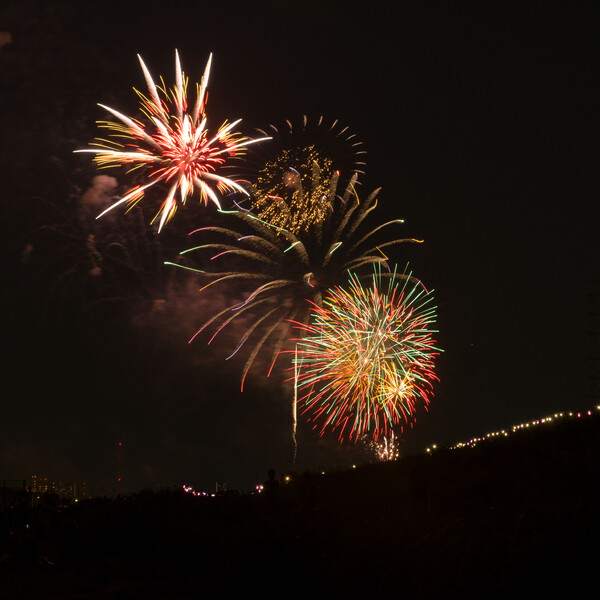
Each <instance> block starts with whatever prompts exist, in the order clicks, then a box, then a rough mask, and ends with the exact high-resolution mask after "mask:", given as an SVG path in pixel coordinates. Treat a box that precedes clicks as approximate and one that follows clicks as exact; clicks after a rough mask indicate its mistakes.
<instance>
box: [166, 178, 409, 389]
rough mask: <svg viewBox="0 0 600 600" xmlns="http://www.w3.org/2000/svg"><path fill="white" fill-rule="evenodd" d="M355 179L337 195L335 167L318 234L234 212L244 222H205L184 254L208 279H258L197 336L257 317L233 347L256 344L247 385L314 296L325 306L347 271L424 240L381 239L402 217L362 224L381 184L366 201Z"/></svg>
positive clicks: (302, 316)
mask: <svg viewBox="0 0 600 600" xmlns="http://www.w3.org/2000/svg"><path fill="white" fill-rule="evenodd" d="M355 181H356V178H353V179H352V180H351V182H350V184H348V186H347V187H346V189H345V191H344V193H343V194H342V195H337V194H336V189H337V187H336V186H337V177H336V176H335V174H334V176H333V177H332V178H331V180H329V187H328V189H327V195H328V198H330V199H331V202H332V206H333V209H332V210H331V211H330V212H329V213H328V214H327V215H326V218H325V220H324V221H323V222H321V223H319V224H317V226H316V227H315V228H314V229H313V230H312V231H311V234H310V235H306V236H304V235H295V234H294V233H292V232H291V231H289V230H287V229H283V228H280V227H276V226H274V225H272V224H270V223H267V222H265V221H263V220H262V219H259V218H258V217H257V216H255V215H253V214H252V213H250V212H244V211H234V212H229V213H228V214H227V215H226V217H227V218H228V220H232V219H237V220H238V221H239V224H240V227H239V228H231V227H203V228H200V229H197V230H196V231H194V232H192V234H190V235H194V236H195V237H198V238H200V240H201V243H200V244H198V245H196V246H194V247H193V248H190V249H188V250H185V251H184V252H182V255H183V256H184V257H185V258H187V260H188V261H192V260H193V259H194V258H195V259H196V260H198V261H199V262H200V265H201V266H200V267H196V266H194V264H193V263H191V262H188V263H187V264H185V263H183V262H182V263H180V264H177V265H175V266H178V267H181V268H189V269H191V270H194V271H196V272H198V273H200V275H201V276H202V277H205V278H208V279H211V280H212V281H211V282H210V283H209V284H208V285H211V284H213V283H219V282H224V281H237V282H246V283H249V284H250V288H249V289H248V290H247V292H246V293H247V295H246V298H245V300H244V301H242V302H237V303H233V304H232V305H231V306H230V307H228V308H226V309H225V310H223V311H221V312H219V313H218V314H216V315H214V316H213V317H211V318H210V319H209V320H208V321H207V322H206V323H204V325H202V327H200V329H199V330H198V332H197V333H196V335H195V336H194V338H195V337H196V336H197V335H199V334H200V333H201V332H202V331H204V330H205V329H207V328H209V327H211V326H216V327H217V329H216V333H215V334H214V335H213V337H212V338H211V339H210V341H212V340H213V339H214V337H215V336H216V335H217V334H218V333H219V332H220V331H221V330H222V329H223V328H225V327H227V326H228V325H231V324H232V323H234V322H237V323H242V322H243V321H244V320H248V321H249V325H248V326H247V327H244V328H243V331H242V333H241V335H240V336H239V340H240V343H239V346H238V348H237V349H236V350H235V352H234V353H233V354H232V356H233V355H234V354H236V353H237V352H238V350H239V349H240V348H241V347H242V346H243V345H244V344H246V343H247V342H248V345H250V346H251V347H252V350H251V351H250V355H249V357H248V360H247V361H246V364H245V366H244V369H243V378H242V386H243V379H244V377H245V376H246V373H247V372H248V369H249V368H250V367H251V365H252V363H253V362H254V360H255V358H256V357H257V354H258V352H259V351H260V349H261V348H262V347H263V346H264V345H265V344H266V343H267V341H270V342H273V345H272V359H271V368H272V365H273V363H274V361H275V359H276V357H277V355H278V354H279V352H280V350H281V349H282V347H283V346H284V344H285V342H286V340H288V338H289V337H290V335H289V334H290V329H291V325H290V321H296V322H300V323H306V322H307V321H308V318H309V315H310V310H311V305H310V304H309V303H308V302H307V300H308V301H310V302H312V303H313V304H314V305H316V306H320V304H321V299H322V293H323V292H324V291H325V290H327V289H328V288H329V287H331V286H334V285H336V284H338V283H339V282H340V280H345V273H346V271H347V270H349V269H351V270H353V271H356V270H360V269H361V267H364V266H365V265H371V264H380V263H383V264H386V265H387V257H386V256H385V254H384V249H385V248H387V247H389V246H392V245H395V244H398V243H401V242H418V241H419V240H415V239H411V238H409V239H392V240H387V241H383V242H381V243H379V244H378V243H377V242H376V241H375V239H376V238H377V236H378V235H379V234H380V233H381V231H382V230H384V229H385V228H387V227H388V226H390V225H394V224H398V223H402V221H401V220H393V221H389V222H387V223H383V224H382V225H379V226H377V227H375V228H374V229H371V230H370V231H367V232H366V233H363V232H362V227H361V226H362V225H363V223H364V221H365V219H366V218H367V217H368V215H369V214H370V213H371V211H372V210H373V209H374V208H375V206H376V204H377V193H378V190H375V191H374V192H372V193H371V194H370V195H369V196H368V197H367V198H366V199H365V200H364V201H362V202H361V201H359V199H358V195H357V194H356V190H355ZM215 265H216V266H215ZM220 266H222V268H220ZM205 287H208V286H205ZM203 289H204V288H203ZM194 338H192V339H194ZM248 340H250V341H248ZM209 343H210V342H209ZM269 372H270V371H269Z"/></svg>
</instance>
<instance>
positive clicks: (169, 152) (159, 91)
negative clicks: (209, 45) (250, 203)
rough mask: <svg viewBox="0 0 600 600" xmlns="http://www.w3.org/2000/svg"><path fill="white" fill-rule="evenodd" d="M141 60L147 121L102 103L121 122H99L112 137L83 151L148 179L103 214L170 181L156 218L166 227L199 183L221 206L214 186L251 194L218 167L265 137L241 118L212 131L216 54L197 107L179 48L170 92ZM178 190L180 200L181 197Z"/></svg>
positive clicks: (99, 161) (107, 164) (203, 197)
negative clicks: (243, 129)
mask: <svg viewBox="0 0 600 600" xmlns="http://www.w3.org/2000/svg"><path fill="white" fill-rule="evenodd" d="M138 58H139V61H140V65H141V67H142V71H143V72H144V77H145V80H146V85H147V86H148V95H145V94H143V93H141V92H139V91H138V90H135V91H136V93H137V95H138V96H139V98H140V101H141V111H142V113H143V114H144V116H145V121H146V123H143V122H142V121H139V120H137V119H133V118H130V117H127V116H125V115H123V114H121V113H120V112H118V111H116V110H114V109H112V108H109V107H108V106H104V105H102V104H100V105H99V106H101V107H102V108H104V109H105V110H107V111H108V112H109V113H111V114H112V115H113V116H114V117H116V118H117V119H118V121H116V122H115V121H100V122H99V125H100V126H101V127H103V128H105V129H108V130H109V136H110V138H109V139H108V140H104V139H99V140H97V141H96V142H95V145H96V146H97V147H96V148H88V149H85V150H79V151H78V152H92V153H94V154H95V155H96V156H95V158H94V160H95V161H96V163H97V164H98V165H99V166H100V167H111V166H121V165H126V166H129V167H130V170H134V169H140V168H142V169H145V177H146V179H147V181H148V183H145V184H144V185H136V186H134V187H133V188H131V189H130V190H129V191H128V192H127V193H126V194H125V195H124V196H123V197H122V198H121V199H120V200H119V201H118V202H116V203H114V204H113V205H111V206H110V207H109V208H107V209H106V210H105V211H104V212H103V213H101V214H100V215H99V216H102V215H103V214H105V213H106V212H107V211H109V210H112V209H114V208H115V207H117V206H119V205H121V204H126V205H127V206H129V207H131V206H132V205H135V204H136V203H137V202H139V201H140V200H141V199H142V198H143V197H144V194H145V192H146V190H148V189H149V188H151V187H153V186H155V185H156V184H158V183H162V182H164V183H166V184H168V186H169V188H168V189H169V191H168V193H167V196H166V198H165V199H164V201H163V203H162V205H161V207H160V209H159V211H158V213H157V215H156V216H155V217H154V219H156V218H158V217H160V219H159V231H160V230H161V229H162V227H163V225H164V224H165V223H166V222H167V221H169V220H170V219H171V218H172V217H173V215H174V214H175V212H176V210H177V207H178V202H180V203H181V204H185V201H186V199H187V198H188V196H190V195H191V194H192V193H193V192H194V188H195V186H196V187H197V188H198V189H199V193H200V198H201V200H202V201H203V202H205V203H208V201H209V200H211V201H212V202H214V203H215V204H216V205H217V206H218V207H220V204H219V198H218V196H217V194H216V193H215V191H214V189H213V187H214V186H216V188H217V189H218V191H219V192H220V193H224V192H227V191H229V192H238V193H242V194H246V193H247V192H246V191H245V189H244V188H243V187H241V186H240V185H239V184H238V183H236V182H235V181H234V180H232V179H229V178H227V177H223V176H222V175H219V174H218V173H217V172H216V171H217V169H219V168H220V167H221V166H222V165H223V164H224V163H225V162H226V161H227V159H229V158H232V157H235V156H239V155H240V154H242V153H243V151H244V149H245V147H246V146H247V145H248V144H252V143H255V142H259V141H262V140H260V139H248V138H246V137H243V136H242V135H241V134H239V133H237V132H235V131H234V128H235V127H236V125H238V123H239V122H240V120H237V121H235V122H233V123H228V122H227V121H226V122H225V123H223V124H222V125H221V127H220V128H219V129H218V131H217V133H216V134H210V133H209V130H208V127H207V117H206V99H207V86H208V79H209V75H210V67H211V62H212V55H210V57H209V59H208V62H207V64H206V68H205V70H204V76H203V77H202V83H201V84H200V85H197V86H196V91H197V94H196V102H195V104H194V105H193V107H191V110H189V109H190V106H188V100H187V87H188V79H187V77H186V76H185V74H184V73H183V71H182V70H181V64H180V62H179V55H178V53H177V51H176V52H175V86H174V87H173V88H172V89H170V90H169V89H167V88H166V87H165V85H164V83H161V85H156V84H155V83H154V80H153V79H152V76H151V75H150V72H149V70H148V68H147V67H146V65H145V64H144V61H143V60H142V58H141V57H140V56H138ZM161 82H162V80H161ZM161 96H162V97H161ZM263 139H264V138H263ZM178 190H179V200H178V199H177V198H176V194H177V191H178ZM153 222H154V220H153Z"/></svg>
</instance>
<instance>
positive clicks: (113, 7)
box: [0, 0, 600, 493]
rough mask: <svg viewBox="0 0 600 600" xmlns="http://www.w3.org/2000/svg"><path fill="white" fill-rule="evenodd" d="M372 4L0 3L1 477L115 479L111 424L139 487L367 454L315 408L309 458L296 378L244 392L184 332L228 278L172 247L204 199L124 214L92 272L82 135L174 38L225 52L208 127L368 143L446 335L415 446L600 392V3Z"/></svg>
mask: <svg viewBox="0 0 600 600" xmlns="http://www.w3.org/2000/svg"><path fill="white" fill-rule="evenodd" d="M484 5H485V7H484ZM373 6H375V8H372V7H369V9H368V10H367V9H365V10H362V9H358V10H357V9H355V10H352V9H350V8H349V6H346V7H345V8H343V9H340V10H336V9H334V8H332V7H330V6H327V5H325V4H317V3H315V4H313V3H310V2H309V3H306V2H305V3H301V4H298V5H295V6H294V7H289V8H286V7H284V5H283V3H270V2H268V3H261V2H256V3H241V6H238V5H237V4H236V3H213V4H212V5H209V4H208V3H196V4H194V3H187V2H185V3H184V2H179V1H177V0H176V1H172V2H168V3H164V2H163V3H157V2H145V3H139V2H135V3H133V2H126V1H124V2H102V3H93V4H89V5H85V6H84V4H83V3H75V2H39V3H35V2H26V1H25V2H4V3H2V5H1V7H0V31H5V32H9V33H10V34H11V37H12V42H11V43H9V44H6V45H4V46H3V47H2V48H1V49H0V94H1V96H0V103H1V104H0V109H1V114H0V132H1V136H2V138H1V139H2V144H1V147H0V165H1V166H0V183H1V188H0V191H1V199H2V209H3V210H2V215H3V219H2V228H3V231H2V245H3V250H2V251H3V263H4V277H3V286H2V287H3V317H4V323H5V326H4V329H5V333H4V335H3V336H2V338H3V340H4V342H5V349H4V360H3V369H2V372H3V379H4V383H3V386H2V389H3V390H5V391H4V394H3V398H2V400H1V401H0V425H1V427H2V434H1V435H0V478H6V479H11V478H14V479H29V477H30V476H31V475H33V474H40V475H47V476H48V477H52V478H54V479H59V480H86V481H87V482H89V484H90V485H91V486H92V490H93V491H94V492H96V493H108V492H110V491H111V490H112V489H113V480H114V478H115V476H116V472H117V459H116V444H117V443H118V442H119V441H121V442H122V443H123V448H124V450H123V475H124V478H125V485H124V489H125V490H139V489H142V488H145V487H149V486H171V485H180V484H182V483H187V484H190V485H193V486H194V487H196V488H204V489H208V488H213V487H214V484H215V481H217V480H219V481H226V482H228V483H229V485H230V487H232V488H236V489H240V490H247V489H250V488H251V487H252V486H253V485H254V484H255V483H256V482H259V481H262V480H264V479H265V478H266V472H267V469H269V468H271V467H272V468H275V469H276V470H277V471H278V472H282V471H285V470H289V469H292V468H293V469H295V470H298V471H300V470H303V469H305V468H311V469H317V468H326V469H327V468H333V467H335V466H341V467H344V466H348V465H350V464H352V463H353V462H358V461H363V462H364V461H367V460H370V459H371V458H372V456H371V454H370V453H369V451H368V449H367V448H366V447H364V446H362V445H360V444H359V445H357V446H353V445H350V446H348V445H342V446H340V444H339V443H338V442H337V438H336V436H335V435H331V436H330V437H324V438H319V437H318V436H317V435H316V434H315V433H313V432H312V431H311V429H310V426H309V425H307V424H306V422H305V421H303V420H302V419H301V420H300V422H299V432H298V440H299V454H298V462H297V464H296V465H295V466H293V465H292V464H291V455H292V444H291V437H290V435H291V416H290V398H289V388H288V387H286V386H285V385H284V384H283V382H282V379H281V378H280V377H277V376H274V377H272V378H270V379H267V378H266V377H265V376H264V372H263V371H260V369H259V370H258V372H257V373H255V374H253V375H252V376H251V377H250V379H249V382H248V386H247V389H246V390H245V391H244V393H243V394H242V393H240V392H239V380H240V376H241V366H242V364H243V360H238V361H237V362H236V360H231V361H228V362H226V361H225V360H224V358H225V357H226V356H227V355H228V353H229V352H230V351H231V348H230V347H228V343H231V342H232V340H231V339H229V338H228V337H227V336H224V338H223V340H222V341H221V342H220V344H216V345H215V346H214V347H213V346H210V347H207V346H206V345H205V344H204V343H200V342H196V343H194V344H192V345H188V344H187V341H188V339H189V338H190V336H191V335H192V334H193V333H194V332H195V331H196V329H197V327H198V326H199V325H200V324H201V323H202V322H203V317H204V319H205V318H206V316H205V315H206V314H207V312H206V311H207V310H214V307H218V306H224V305H225V303H226V302H228V298H227V296H226V293H227V291H226V290H225V289H224V290H223V291H222V292H221V293H217V292H214V294H213V293H212V292H211V294H212V295H208V294H205V295H202V296H200V295H199V294H198V291H197V290H198V288H199V287H200V286H199V285H198V280H194V279H193V277H192V276H189V277H188V276H182V275H180V274H179V275H177V276H175V275H174V274H173V273H172V272H171V271H170V270H169V269H168V267H166V266H164V265H163V264H162V262H163V261H164V260H172V259H173V258H174V257H175V256H176V255H177V253H178V252H179V251H181V250H183V249H184V248H185V247H186V245H187V243H188V242H187V240H186V239H185V233H187V232H188V231H189V230H191V229H192V228H193V225H196V224H197V223H198V222H200V223H201V222H203V221H202V219H203V218H204V216H203V211H206V212H205V214H206V215H207V216H206V218H207V219H210V218H212V217H211V215H210V213H211V207H208V208H202V207H199V206H197V205H195V206H194V210H191V211H188V212H187V213H182V215H178V217H179V219H178V220H177V219H176V220H175V225H174V227H173V228H172V229H171V230H169V228H167V229H168V231H166V232H165V233H164V234H163V233H161V238H160V241H158V242H157V241H156V240H154V239H153V238H151V237H149V236H144V235H140V231H143V228H142V229H140V227H139V225H138V226H137V229H135V226H134V224H133V223H132V221H131V220H127V219H124V220H120V219H119V217H118V215H117V216H115V217H112V216H111V217H108V218H107V219H106V220H105V221H104V224H102V225H98V226H97V227H100V228H101V229H97V230H96V232H97V233H96V241H97V243H98V245H100V243H101V241H103V240H104V241H105V242H106V243H105V245H104V246H103V247H102V248H99V249H97V250H98V251H100V252H101V253H105V254H104V255H103V256H104V263H103V264H104V267H103V268H104V271H103V275H102V276H96V277H94V276H91V275H90V273H91V268H92V267H90V264H91V263H90V260H91V258H90V257H91V256H92V255H93V253H92V252H91V251H90V248H89V245H88V246H86V235H87V234H86V231H87V230H86V229H85V227H83V226H82V225H81V221H80V215H79V213H78V210H77V207H78V206H79V201H80V199H81V198H82V196H83V195H84V194H85V192H86V190H88V189H89V187H90V186H91V183H92V178H93V177H94V176H95V175H96V174H97V172H96V170H95V166H94V163H93V162H92V160H91V156H90V155H75V154H73V151H74V150H76V149H81V148H85V147H88V145H89V143H90V141H91V140H92V138H93V137H94V136H95V135H96V134H97V130H96V127H95V121H96V120H98V119H102V118H105V114H104V112H103V111H102V110H101V109H100V108H99V107H98V106H97V104H96V103H98V102H100V103H103V104H106V105H108V106H111V107H113V108H115V109H117V110H120V111H122V112H123V113H125V114H134V113H135V111H136V108H137V102H136V96H135V94H134V92H133V90H132V86H136V87H137V88H139V89H143V87H144V81H143V77H142V73H141V70H140V68H139V64H138V62H137V58H136V54H138V53H139V54H141V55H142V57H143V58H144V61H145V62H146V64H147V65H148V67H149V68H150V70H151V72H152V73H153V75H154V76H155V77H158V76H159V75H162V76H163V77H164V78H165V81H166V83H167V84H169V85H171V83H172V82H173V77H174V50H175V48H177V49H178V50H179V53H180V56H181V60H182V64H183V68H184V71H185V72H186V74H187V75H189V77H190V80H191V82H195V81H199V79H200V77H201V75H202V72H203V70H204V66H205V63H206V60H207V58H208V55H209V54H210V53H211V52H212V53H213V68H212V73H211V80H210V86H209V101H208V113H207V114H208V119H209V127H211V125H212V127H213V128H215V127H216V126H218V125H219V124H220V123H221V122H222V121H223V120H224V119H226V118H227V119H229V120H235V119H237V118H242V119H243V126H244V127H247V128H248V130H250V129H252V128H255V127H265V126H266V125H267V124H269V123H281V122H282V120H283V119H291V120H296V121H297V120H298V119H300V118H301V117H302V115H304V114H306V115H307V116H308V117H309V119H317V118H318V117H319V116H320V115H323V116H325V117H326V118H327V119H330V120H334V119H339V120H340V122H343V123H344V124H347V125H348V126H349V127H350V128H351V130H352V131H353V132H355V133H356V134H357V137H358V138H359V139H360V140H362V141H363V142H364V145H365V149H366V150H367V152H368V154H367V168H366V175H365V176H364V177H363V178H362V183H361V190H363V191H364V192H369V191H371V190H373V189H374V188H377V187H381V191H380V192H379V198H380V201H379V206H378V208H377V211H376V212H377V215H378V216H377V222H379V221H381V222H383V221H384V220H386V219H388V218H402V219H404V220H405V224H404V225H403V226H402V232H401V234H402V236H403V237H415V238H419V239H424V240H425V242H424V243H423V244H421V245H418V246H414V247H408V246H406V245H402V246H398V247H397V249H395V250H394V252H393V254H391V257H392V258H394V259H395V261H396V262H398V263H399V264H402V265H403V264H405V263H407V262H408V263H409V264H410V267H411V269H412V270H413V272H414V273H415V274H416V275H417V276H418V277H420V278H421V279H422V280H423V282H424V283H425V284H426V285H427V287H428V288H430V289H434V290H435V296H436V300H437V305H438V326H439V329H440V332H439V336H438V340H439V346H440V347H441V348H443V350H444V352H443V354H442V356H441V357H440V358H439V361H438V374H439V377H440V382H439V384H437V385H436V388H435V395H434V398H433V400H432V402H431V404H430V407H429V412H428V413H427V412H425V411H424V410H423V409H422V407H421V409H420V411H419V412H418V413H417V423H416V425H415V428H414V430H412V431H409V432H407V433H406V434H405V435H404V437H403V438H402V441H401V446H400V447H401V453H402V454H408V453H410V452H414V451H418V450H421V449H423V448H424V447H425V446H427V445H429V444H430V443H432V442H437V443H444V442H448V443H453V442H457V441H461V440H465V439H469V438H470V437H472V436H474V435H479V434H485V433H486V432H487V431H489V430H493V429H497V428H502V427H506V426H510V425H512V424H513V423H518V422H522V421H523V420H529V419H533V418H538V417H540V416H545V415H546V414H549V413H553V412H556V411H557V410H571V409H587V408H588V407H591V406H593V405H595V404H597V393H598V383H597V381H598V380H597V376H598V372H597V365H598V360H597V357H598V345H597V342H595V341H594V336H593V334H594V332H595V333H596V334H598V333H600V325H598V308H597V306H598V304H596V308H594V303H593V296H594V294H595V295H596V297H597V295H598V294H599V288H600V284H599V280H600V274H599V267H600V251H599V250H600V248H599V244H598V237H597V229H598V220H599V217H600V210H599V208H598V200H599V190H600V186H599V183H600V178H599V174H600V150H599V140H600V135H599V134H600V127H599V122H598V114H599V111H598V109H599V107H600V87H599V81H600V77H599V75H600V60H599V58H598V57H599V56H600V53H599V52H598V51H597V47H598V39H597V32H598V28H599V26H600V19H599V15H598V10H597V8H593V6H594V3H581V4H580V5H579V6H577V7H575V8H574V7H572V6H571V5H569V4H567V3H563V4H559V3H525V5H524V6H520V7H519V8H515V7H512V8H511V7H507V6H506V4H505V3H494V4H491V3H472V4H471V3H431V2H410V3H406V2H398V3H397V6H396V7H394V8H389V9H383V8H379V7H377V3H375V4H373ZM2 39H6V37H4V38H2ZM106 174H108V175H112V176H114V177H116V178H117V179H118V180H119V184H120V185H125V180H124V179H123V180H122V179H121V178H123V177H125V175H124V173H120V172H118V171H115V172H112V173H111V172H108V171H107V172H106ZM147 216H148V217H151V216H152V215H150V214H148V215H147ZM186 219H189V223H188V222H187V221H186ZM148 220H149V219H147V221H148ZM102 236H104V237H102ZM119 236H121V239H120V237H119ZM132 240H133V241H132ZM111 244H112V245H111ZM111 261H112V262H111ZM109 263H110V264H111V265H112V267H111V268H110V277H108V272H109ZM228 350H229V352H228ZM594 357H595V358H596V361H595V362H594V360H593V359H594ZM594 377H596V379H594ZM594 394H596V396H594ZM595 398H596V400H595Z"/></svg>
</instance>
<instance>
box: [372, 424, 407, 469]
mask: <svg viewBox="0 0 600 600" xmlns="http://www.w3.org/2000/svg"><path fill="white" fill-rule="evenodd" d="M368 445H369V449H370V450H371V451H372V452H373V454H374V455H375V457H376V458H377V460H378V461H380V462H386V461H390V460H396V459H397V458H398V457H399V456H400V449H399V448H398V441H397V439H396V437H395V435H394V432H393V431H392V432H391V433H390V435H389V436H384V437H383V438H381V439H379V440H378V441H375V440H369V441H368Z"/></svg>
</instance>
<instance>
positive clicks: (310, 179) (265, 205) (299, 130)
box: [245, 116, 366, 235]
mask: <svg viewBox="0 0 600 600" xmlns="http://www.w3.org/2000/svg"><path fill="white" fill-rule="evenodd" d="M256 131H257V132H259V133H260V134H261V135H263V136H269V137H271V138H272V142H271V143H269V144H268V145H262V146H254V147H253V148H252V149H251V150H250V152H249V153H248V156H247V159H246V161H245V165H246V168H247V172H246V174H245V177H247V178H248V184H249V185H248V192H249V196H250V204H251V209H252V212H253V213H254V214H256V215H257V216H258V217H259V218H260V219H262V220H264V221H267V222H268V223H270V224H272V225H275V226H277V227H282V228H284V229H287V230H288V231H290V232H292V233H293V234H295V235H300V234H302V233H306V232H307V231H309V230H310V229H311V228H313V227H314V226H315V225H316V224H317V223H320V222H322V221H324V220H325V219H326V218H327V214H328V213H329V212H330V211H331V210H332V209H333V206H332V200H333V198H331V196H330V195H329V194H328V188H329V183H330V181H331V178H332V177H333V176H334V174H335V176H336V178H341V180H340V185H347V184H348V183H349V181H350V179H351V177H352V176H354V175H355V174H357V175H362V174H364V168H365V162H364V160H363V158H364V155H365V154H366V152H365V151H364V150H363V148H362V146H363V144H362V142H360V141H359V140H358V139H357V137H356V135H355V134H353V133H351V132H350V130H349V128H348V127H343V126H341V125H340V123H339V121H337V120H335V121H333V122H332V123H328V122H326V120H325V119H324V118H323V117H320V118H319V119H318V120H317V121H314V122H313V121H309V120H308V118H307V117H306V116H304V117H303V118H302V120H301V122H300V123H297V124H294V123H292V122H291V121H289V120H286V121H285V122H284V123H283V124H282V125H279V126H276V125H272V124H271V125H269V126H268V127H267V128H265V129H257V130H256Z"/></svg>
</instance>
